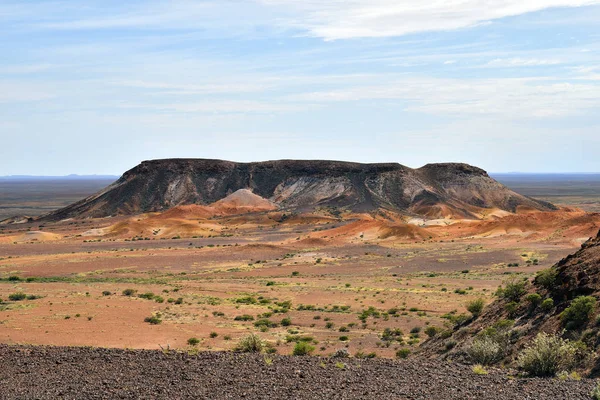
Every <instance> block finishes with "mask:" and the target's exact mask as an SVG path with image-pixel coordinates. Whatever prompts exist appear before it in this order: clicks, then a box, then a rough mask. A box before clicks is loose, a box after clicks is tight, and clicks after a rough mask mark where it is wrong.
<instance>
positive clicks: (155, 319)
mask: <svg viewBox="0 0 600 400" xmlns="http://www.w3.org/2000/svg"><path fill="white" fill-rule="evenodd" d="M144 322H148V323H149V324H151V325H158V324H160V323H162V320H161V319H160V317H158V316H156V315H153V316H151V317H146V318H144Z"/></svg>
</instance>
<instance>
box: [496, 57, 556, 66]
mask: <svg viewBox="0 0 600 400" xmlns="http://www.w3.org/2000/svg"><path fill="white" fill-rule="evenodd" d="M563 62H564V61H561V60H558V59H539V58H496V59H495V60H492V61H490V62H488V63H487V64H486V65H487V66H490V67H540V66H547V65H558V64H562V63H563Z"/></svg>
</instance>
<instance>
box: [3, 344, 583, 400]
mask: <svg viewBox="0 0 600 400" xmlns="http://www.w3.org/2000/svg"><path fill="white" fill-rule="evenodd" d="M265 357H267V356H264V355H254V354H250V355H245V354H235V353H217V352H212V353H200V354H198V355H188V354H181V353H175V352H170V353H169V354H164V353H163V352H160V351H128V350H114V349H100V348H58V347H27V346H7V345H0V399H240V398H246V399H270V400H273V399H444V400H447V399H461V400H464V399H494V400H504V399H506V400H509V399H510V400H513V399H591V396H590V392H591V390H592V388H593V387H594V385H595V382H594V381H591V380H582V381H559V380H557V379H522V378H511V377H509V376H508V374H507V372H506V371H499V370H496V371H490V374H489V375H485V376H480V375H476V374H474V373H473V372H472V371H471V368H470V367H469V366H463V365H458V364H450V363H446V362H436V361H430V360H423V359H410V360H405V361H394V360H383V359H381V360H380V359H373V360H357V359H331V360H329V359H322V358H316V357H284V356H268V357H267V358H265ZM271 361H272V362H271ZM340 362H343V363H345V365H344V366H343V368H340V367H342V365H339V364H338V365H336V363H340Z"/></svg>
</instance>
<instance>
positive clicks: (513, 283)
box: [500, 278, 525, 302]
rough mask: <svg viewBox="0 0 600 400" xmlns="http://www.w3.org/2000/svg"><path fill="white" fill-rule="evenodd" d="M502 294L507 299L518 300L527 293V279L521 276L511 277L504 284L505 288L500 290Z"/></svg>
mask: <svg viewBox="0 0 600 400" xmlns="http://www.w3.org/2000/svg"><path fill="white" fill-rule="evenodd" d="M500 294H501V295H502V297H504V298H505V299H508V300H510V301H514V302H518V301H519V300H520V299H521V297H522V296H523V295H524V294H525V281H524V280H523V279H520V278H512V279H509V280H508V281H506V283H505V284H504V288H503V289H502V290H501V291H500Z"/></svg>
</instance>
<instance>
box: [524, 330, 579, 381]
mask: <svg viewBox="0 0 600 400" xmlns="http://www.w3.org/2000/svg"><path fill="white" fill-rule="evenodd" d="M575 353H576V349H575V346H573V345H572V344H571V343H570V342H569V341H568V340H563V339H561V338H560V337H558V336H554V335H548V334H546V333H540V334H538V335H537V336H536V338H535V339H534V340H533V342H532V343H531V344H530V345H529V346H527V347H526V348H525V349H524V350H523V351H522V352H521V354H520V355H519V358H518V360H517V363H518V365H519V368H521V369H522V370H524V371H525V372H527V373H528V374H529V375H532V376H553V375H555V374H556V373H557V372H559V371H567V370H569V369H570V368H571V367H572V366H573V365H574V362H575Z"/></svg>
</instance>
